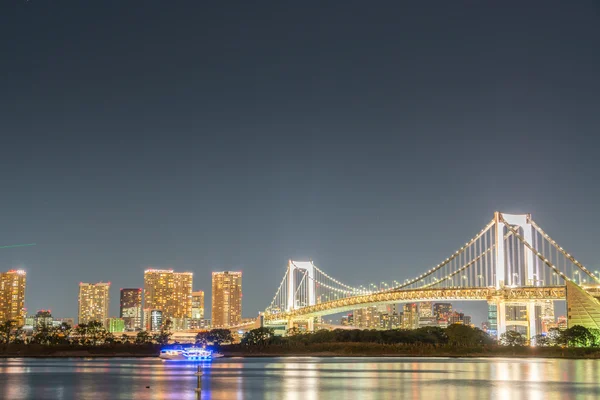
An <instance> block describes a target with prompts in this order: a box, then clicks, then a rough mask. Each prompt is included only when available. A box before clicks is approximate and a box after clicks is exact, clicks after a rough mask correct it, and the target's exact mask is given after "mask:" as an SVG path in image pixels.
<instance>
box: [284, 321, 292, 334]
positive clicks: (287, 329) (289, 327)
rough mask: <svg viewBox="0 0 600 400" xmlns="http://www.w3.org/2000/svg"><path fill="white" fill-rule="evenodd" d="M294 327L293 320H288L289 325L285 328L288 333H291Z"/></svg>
mask: <svg viewBox="0 0 600 400" xmlns="http://www.w3.org/2000/svg"><path fill="white" fill-rule="evenodd" d="M293 327H294V321H293V320H291V319H288V321H287V325H286V326H285V330H286V332H287V331H289V330H290V329H292V328H293Z"/></svg>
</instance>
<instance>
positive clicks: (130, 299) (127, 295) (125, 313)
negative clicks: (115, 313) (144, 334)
mask: <svg viewBox="0 0 600 400" xmlns="http://www.w3.org/2000/svg"><path fill="white" fill-rule="evenodd" d="M120 300H121V302H120V309H119V317H121V318H122V319H123V323H124V325H125V330H127V331H135V330H140V329H142V289H140V288H135V289H121V299H120Z"/></svg>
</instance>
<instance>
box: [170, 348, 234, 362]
mask: <svg viewBox="0 0 600 400" xmlns="http://www.w3.org/2000/svg"><path fill="white" fill-rule="evenodd" d="M159 357H160V358H162V359H163V360H170V361H210V360H212V359H213V358H219V357H223V354H220V353H215V352H213V351H212V350H208V349H205V348H202V347H195V346H194V347H188V348H185V349H184V348H182V347H181V346H178V347H175V348H167V349H161V351H160V355H159Z"/></svg>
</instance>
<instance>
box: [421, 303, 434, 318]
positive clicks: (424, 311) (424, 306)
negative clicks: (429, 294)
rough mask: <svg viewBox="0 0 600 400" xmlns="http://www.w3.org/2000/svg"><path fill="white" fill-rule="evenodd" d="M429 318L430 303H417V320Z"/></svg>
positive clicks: (431, 314)
mask: <svg viewBox="0 0 600 400" xmlns="http://www.w3.org/2000/svg"><path fill="white" fill-rule="evenodd" d="M431 317H433V310H432V303H431V302H429V301H423V302H421V303H419V318H431Z"/></svg>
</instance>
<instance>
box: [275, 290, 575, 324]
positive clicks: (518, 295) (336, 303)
mask: <svg viewBox="0 0 600 400" xmlns="http://www.w3.org/2000/svg"><path fill="white" fill-rule="evenodd" d="M565 298H566V289H565V287H564V286H547V287H536V286H532V287H514V288H509V287H505V288H504V289H496V288H493V287H489V288H481V287H475V288H461V287H456V288H441V289H411V290H396V291H388V292H381V293H374V294H370V295H365V296H354V297H347V298H343V299H338V300H332V301H328V302H324V303H319V304H316V305H314V306H308V307H303V308H299V309H297V310H292V311H289V312H284V313H279V314H274V315H265V317H264V318H265V323H278V322H282V321H287V320H290V319H291V320H295V319H297V320H302V319H306V318H311V317H317V316H322V315H328V314H337V313H339V312H343V311H347V310H354V309H356V308H363V307H369V306H371V305H375V304H384V303H402V302H413V301H414V302H419V301H442V300H455V301H460V300H480V301H481V300H484V301H491V300H519V301H527V300H564V299H565Z"/></svg>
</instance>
